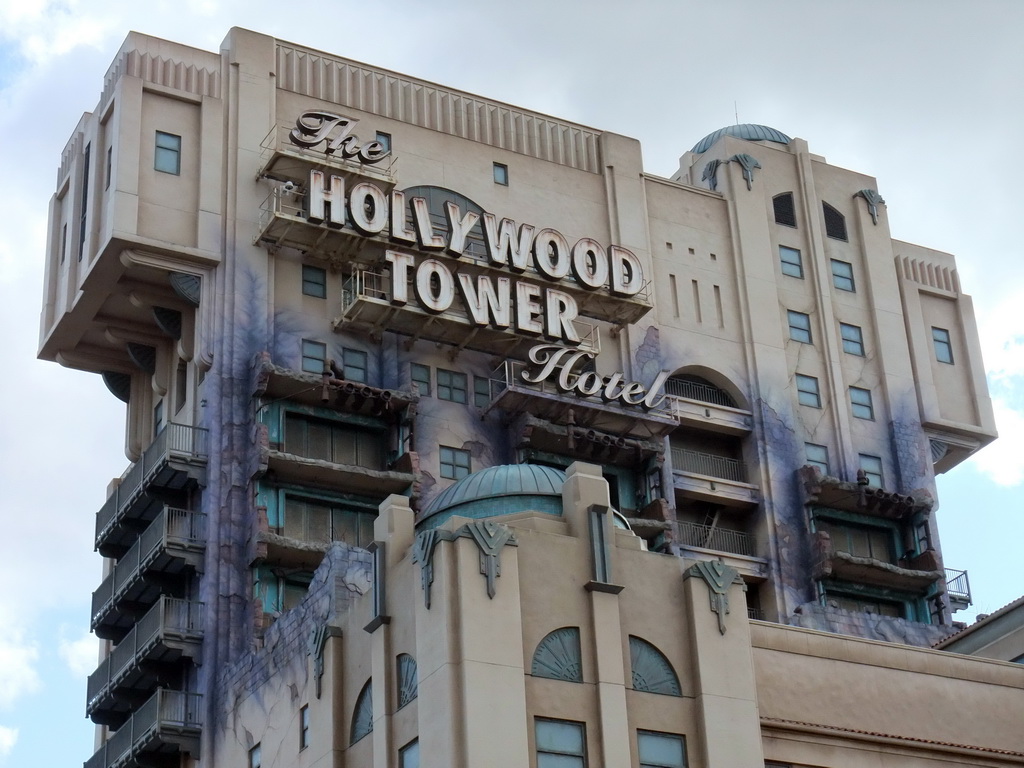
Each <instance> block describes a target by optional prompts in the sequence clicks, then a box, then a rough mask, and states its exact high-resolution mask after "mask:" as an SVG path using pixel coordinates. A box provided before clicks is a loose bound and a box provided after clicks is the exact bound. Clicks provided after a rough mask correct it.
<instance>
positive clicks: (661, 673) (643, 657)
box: [629, 635, 683, 696]
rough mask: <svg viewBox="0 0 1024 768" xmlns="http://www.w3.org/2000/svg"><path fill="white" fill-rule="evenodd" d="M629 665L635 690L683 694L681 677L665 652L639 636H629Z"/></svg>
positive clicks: (668, 694) (675, 694)
mask: <svg viewBox="0 0 1024 768" xmlns="http://www.w3.org/2000/svg"><path fill="white" fill-rule="evenodd" d="M629 666H630V672H631V673H632V677H633V690H635V691H646V692H647V693H660V694H663V695H665V696H682V695H683V690H682V688H681V687H680V686H679V677H678V676H677V675H676V671H675V670H674V669H673V668H672V664H671V663H670V662H669V660H668V659H667V658H665V654H663V653H662V652H661V651H659V650H658V649H657V648H655V647H654V646H653V645H651V644H650V643H648V642H647V641H646V640H643V639H641V638H639V637H634V636H633V635H630V636H629Z"/></svg>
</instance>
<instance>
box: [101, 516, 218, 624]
mask: <svg viewBox="0 0 1024 768" xmlns="http://www.w3.org/2000/svg"><path fill="white" fill-rule="evenodd" d="M205 548H206V515H204V514H200V513H198V512H189V511H188V510H184V509H176V508H174V507H165V508H164V509H163V511H162V512H160V514H159V515H157V516H156V519H154V520H153V522H152V523H150V525H149V527H148V528H146V530H145V531H143V532H142V534H141V535H140V536H139V538H138V539H137V540H136V542H135V543H134V544H133V545H132V546H131V548H130V549H129V550H128V551H127V552H126V553H125V555H124V556H123V557H122V558H121V559H120V560H118V561H117V564H116V565H115V566H114V569H113V570H112V571H111V572H110V574H108V576H107V577H106V578H105V579H104V580H103V583H102V584H100V586H99V588H98V589H97V590H96V591H95V592H93V594H92V629H93V631H94V632H95V633H96V634H97V635H98V636H99V637H102V638H104V639H107V640H118V639H120V638H121V637H123V636H124V635H125V634H126V633H127V632H128V630H129V629H131V627H132V625H133V624H135V619H136V617H137V615H138V613H139V612H140V611H141V610H143V609H145V608H148V607H149V606H151V605H153V604H154V603H155V602H156V601H157V600H158V599H159V597H160V595H161V593H162V591H163V587H164V586H165V585H167V583H168V582H169V581H175V580H178V577H180V575H181V574H182V573H183V572H184V571H186V570H187V569H196V568H199V567H201V566H202V562H203V552H204V550H205Z"/></svg>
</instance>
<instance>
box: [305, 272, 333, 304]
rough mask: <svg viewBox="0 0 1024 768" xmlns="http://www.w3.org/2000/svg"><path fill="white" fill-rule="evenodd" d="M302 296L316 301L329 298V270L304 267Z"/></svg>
mask: <svg viewBox="0 0 1024 768" xmlns="http://www.w3.org/2000/svg"><path fill="white" fill-rule="evenodd" d="M302 295H303V296H312V297H313V298H315V299H326V298H327V270H326V269H322V268H320V267H311V266H308V265H306V264H303V265H302Z"/></svg>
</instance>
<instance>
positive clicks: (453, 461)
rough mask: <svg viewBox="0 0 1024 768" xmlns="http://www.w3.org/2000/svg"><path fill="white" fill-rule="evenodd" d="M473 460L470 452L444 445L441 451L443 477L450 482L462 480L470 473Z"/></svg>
mask: <svg viewBox="0 0 1024 768" xmlns="http://www.w3.org/2000/svg"><path fill="white" fill-rule="evenodd" d="M471 459H472V457H471V456H470V453H469V451H464V450H462V449H461V448H449V447H448V446H445V445H442V446H441V450H440V463H441V477H444V478H447V479H449V480H461V479H462V478H464V477H466V475H468V474H469V472H470V468H471Z"/></svg>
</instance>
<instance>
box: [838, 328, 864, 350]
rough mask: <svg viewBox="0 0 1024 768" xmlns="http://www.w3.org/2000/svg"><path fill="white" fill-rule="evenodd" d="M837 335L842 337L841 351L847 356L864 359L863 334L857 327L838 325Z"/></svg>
mask: <svg viewBox="0 0 1024 768" xmlns="http://www.w3.org/2000/svg"><path fill="white" fill-rule="evenodd" d="M839 334H840V335H841V336H842V337H843V351H844V352H846V353H847V354H849V355H857V356H858V357H864V334H863V333H861V330H860V326H859V325H849V324H847V323H840V324H839Z"/></svg>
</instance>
